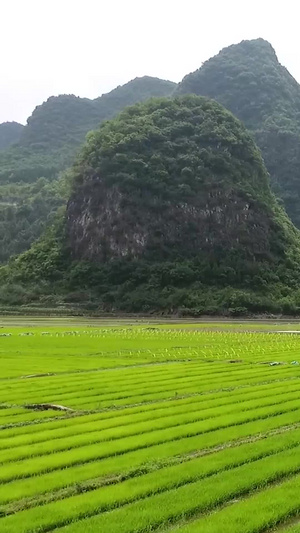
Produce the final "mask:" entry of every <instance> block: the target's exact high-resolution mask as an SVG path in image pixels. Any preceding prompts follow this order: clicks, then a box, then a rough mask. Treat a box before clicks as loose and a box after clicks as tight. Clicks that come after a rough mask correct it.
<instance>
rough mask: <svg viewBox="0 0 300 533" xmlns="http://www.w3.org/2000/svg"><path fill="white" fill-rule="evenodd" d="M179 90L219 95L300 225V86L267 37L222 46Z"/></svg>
mask: <svg viewBox="0 0 300 533" xmlns="http://www.w3.org/2000/svg"><path fill="white" fill-rule="evenodd" d="M176 92H177V93H178V94H186V93H194V94H198V95H204V96H208V97H210V98H214V99H215V100H217V101H218V102H220V103H221V104H223V105H224V106H225V107H226V108H227V109H229V110H230V111H232V113H234V114H235V115H236V116H237V117H238V118H240V119H241V120H242V121H243V122H244V124H245V125H246V126H247V128H249V129H250V130H251V131H252V132H253V133H254V136H255V139H256V142H257V144H258V146H259V147H260V148H261V150H262V154H263V157H264V160H265V163H266V166H267V169H268V171H269V173H270V177H271V185H272V188H273V190H274V191H275V192H276V194H278V195H279V196H280V197H281V198H282V199H283V201H284V203H285V207H286V209H287V212H288V214H289V215H290V216H291V218H292V220H293V221H294V222H295V223H296V225H297V226H298V227H300V86H299V84H298V83H297V81H296V80H295V79H294V78H293V77H292V76H291V74H290V73H289V72H288V70H287V69H286V68H285V67H283V66H282V65H281V64H280V63H279V61H278V59H277V56H276V53H275V51H274V49H273V48H272V46H271V45H270V43H268V42H267V41H265V40H264V39H255V40H251V41H242V42H241V43H239V44H236V45H232V46H229V47H227V48H224V49H223V50H221V52H220V53H219V54H218V55H216V56H215V57H213V58H211V59H209V60H208V61H206V62H205V63H204V64H203V65H202V67H200V68H199V69H198V70H197V71H195V72H193V73H191V74H188V75H187V76H185V78H184V79H183V80H182V82H181V83H180V84H179V86H178V88H177V90H176Z"/></svg>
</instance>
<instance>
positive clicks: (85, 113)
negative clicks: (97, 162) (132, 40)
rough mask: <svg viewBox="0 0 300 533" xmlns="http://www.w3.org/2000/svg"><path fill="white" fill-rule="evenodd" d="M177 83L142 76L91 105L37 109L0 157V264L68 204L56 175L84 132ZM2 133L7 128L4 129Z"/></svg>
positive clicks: (80, 101) (51, 104) (66, 98)
mask: <svg viewBox="0 0 300 533" xmlns="http://www.w3.org/2000/svg"><path fill="white" fill-rule="evenodd" d="M175 87H176V84H174V83H173V82H170V81H165V80H160V79H158V78H151V77H148V76H144V77H142V78H136V79H134V80H132V81H130V82H129V83H126V84H125V85H123V86H120V87H117V88H116V89H114V90H113V91H111V92H110V93H108V94H104V95H102V96H101V97H99V98H96V99H95V100H89V99H88V98H78V97H76V96H74V95H61V96H57V97H53V96H52V97H50V98H49V99H48V100H47V101H46V102H44V103H43V104H42V105H40V106H38V107H37V108H36V109H35V110H34V112H33V113H32V115H31V117H29V119H28V121H27V125H26V126H21V125H19V126H20V128H21V132H20V135H19V137H20V138H19V141H18V143H17V144H14V146H13V147H11V148H9V149H7V150H2V151H1V152H0V262H1V261H2V262H4V261H6V260H8V258H9V257H11V256H12V255H15V254H18V253H21V252H23V251H24V250H26V249H28V248H29V246H30V245H31V243H32V242H33V241H34V240H35V239H36V238H38V237H39V236H40V235H41V233H42V232H43V230H44V228H45V227H46V226H47V225H48V224H49V223H50V222H51V220H52V218H53V215H54V214H55V212H56V210H57V208H58V207H59V206H61V205H63V204H64V203H65V201H66V194H67V193H66V190H67V189H66V187H65V185H64V184H62V183H61V180H60V172H61V171H63V170H64V169H65V168H66V167H68V166H69V165H70V164H71V163H72V161H73V160H74V157H75V154H76V152H77V150H78V148H79V146H80V145H81V144H82V143H83V142H84V139H85V136H86V134H87V132H88V131H89V130H91V129H94V128H96V127H98V126H99V124H100V123H101V122H102V121H104V120H106V119H109V118H111V117H112V116H114V115H116V114H117V113H118V112H119V111H120V110H121V109H123V108H124V107H126V106H127V105H130V104H132V103H135V102H139V101H143V100H146V99H147V98H149V97H150V96H166V95H169V94H170V93H171V92H172V91H173V90H174V88H175ZM1 128H4V130H6V129H7V127H6V125H5V124H2V125H0V142H1V131H2V130H1Z"/></svg>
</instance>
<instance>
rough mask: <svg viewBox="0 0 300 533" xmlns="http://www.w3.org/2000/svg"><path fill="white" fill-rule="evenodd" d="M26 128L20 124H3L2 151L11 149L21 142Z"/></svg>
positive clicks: (0, 141) (1, 130) (0, 134)
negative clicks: (10, 147) (13, 145)
mask: <svg viewBox="0 0 300 533" xmlns="http://www.w3.org/2000/svg"><path fill="white" fill-rule="evenodd" d="M24 127H25V126H23V124H19V123H18V122H2V124H0V150H4V149H5V148H9V146H11V145H12V144H16V143H18V142H19V141H20V139H21V136H22V132H23V129H24Z"/></svg>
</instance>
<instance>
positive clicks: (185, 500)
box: [0, 318, 300, 533]
mask: <svg viewBox="0 0 300 533" xmlns="http://www.w3.org/2000/svg"><path fill="white" fill-rule="evenodd" d="M39 322H40V321H39V320H38V319H33V321H32V323H30V320H29V319H28V318H27V319H26V320H25V321H24V322H23V323H20V324H18V320H17V319H9V320H5V319H2V324H1V329H0V334H2V337H0V357H1V373H0V385H1V387H0V428H1V431H0V531H1V533H2V532H3V533H15V532H18V533H22V532H23V533H38V532H39V533H41V532H48V531H52V530H57V531H61V532H62V533H63V532H65V533H73V532H74V533H77V532H78V533H82V532H83V531H85V532H87V533H89V532H91V533H92V532H93V533H94V532H98V531H99V532H101V533H102V532H105V533H106V532H112V533H114V532H115V533H117V532H120V533H126V532H128V533H133V532H135V533H138V532H140V533H142V532H146V531H154V530H155V529H157V528H158V529H159V530H160V531H162V530H168V531H169V530H170V531H173V530H174V531H180V533H181V532H182V533H189V532H191V533H192V532H194V531H195V532H201V533H202V532H203V533H219V532H221V531H222V533H223V532H224V533H227V531H228V533H229V532H230V533H244V531H246V532H249V533H257V532H260V531H265V530H266V529H267V530H268V528H273V527H277V526H278V527H279V524H280V530H281V528H282V530H284V531H285V530H286V531H287V532H288V531H290V533H296V532H297V531H299V526H298V525H297V523H296V521H295V520H294V519H293V517H294V516H296V515H297V513H298V511H300V499H299V488H300V481H299V479H300V478H299V473H300V459H299V457H300V446H299V442H300V365H297V364H292V362H293V361H297V360H298V359H299V362H300V337H299V336H298V335H292V334H276V333H274V332H271V330H272V329H273V328H276V327H277V328H278V329H280V330H281V329H284V327H286V328H287V329H295V330H296V329H299V325H297V324H292V325H291V324H286V325H285V326H284V327H283V326H282V325H279V326H277V325H276V324H251V323H246V324H242V323H240V324H237V323H236V324H230V323H228V322H227V323H225V324H221V323H217V322H214V323H206V324H205V323H201V324H199V323H196V322H194V323H178V322H175V323H169V324H168V323H161V324H158V323H155V321H153V322H152V323H143V322H142V321H139V322H137V323H136V324H135V323H134V321H130V319H127V320H124V321H118V322H114V321H113V320H112V319H109V320H103V321H102V322H101V321H100V320H95V319H93V320H91V321H90V322H89V320H88V319H78V320H77V319H70V320H68V319H66V318H64V319H62V320H61V321H59V320H58V319H53V320H49V321H48V322H46V320H45V319H43V320H41V322H43V324H42V325H39ZM254 328H256V329H257V330H259V329H260V330H261V331H260V332H255V331H251V329H254ZM28 333H30V335H28ZM8 334H9V335H8ZM275 361H276V362H278V363H280V364H278V365H274V366H271V365H270V362H275ZM42 403H50V404H58V405H63V406H65V407H67V408H70V409H72V411H67V412H64V411H56V410H54V409H49V410H34V408H33V407H32V404H42ZM293 491H294V492H293ZM272 502H273V504H274V509H273V510H272ZM280 502H281V503H280ZM255 508H256V509H258V511H257V512H256V511H255V510H254V509H255ZM104 511H106V512H104ZM290 520H292V521H291V522H290ZM245 521H246V522H245ZM245 523H246V524H247V526H246V529H245ZM297 527H298V529H297ZM268 531H269V530H268ZM276 531H277V529H276ZM278 531H279V529H278Z"/></svg>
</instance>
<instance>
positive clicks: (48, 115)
mask: <svg viewBox="0 0 300 533" xmlns="http://www.w3.org/2000/svg"><path fill="white" fill-rule="evenodd" d="M175 87H176V84H175V83H173V82H170V81H165V80H160V79H159V78H151V77H150V76H144V77H142V78H135V79H134V80H131V81H129V82H128V83H126V84H125V85H120V86H119V87H116V89H113V90H112V91H110V92H109V93H105V94H103V95H102V96H100V97H98V98H95V99H94V100H91V99H89V98H80V97H78V96H75V95H73V94H69V95H67V94H62V95H59V96H51V97H50V98H48V99H47V101H46V102H44V103H43V104H41V105H39V106H37V107H36V108H35V110H34V111H33V113H32V115H31V116H30V117H29V118H28V120H27V125H26V126H25V128H24V130H23V133H22V137H21V139H20V146H27V147H28V146H30V147H32V148H34V149H35V148H38V149H44V150H49V149H50V150H51V149H56V148H59V147H60V146H61V145H62V144H67V145H69V146H78V144H80V143H81V142H83V141H84V137H85V134H86V133H87V132H88V131H89V130H92V129H94V128H96V127H97V126H99V124H100V123H101V122H102V121H103V120H105V119H108V118H111V117H112V116H114V115H115V114H116V113H118V112H119V111H120V110H121V109H123V108H124V107H125V106H127V105H131V104H133V103H136V102H139V101H143V100H146V99H147V98H150V97H151V96H166V95H169V94H171V92H172V91H173V90H174V88H175Z"/></svg>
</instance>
